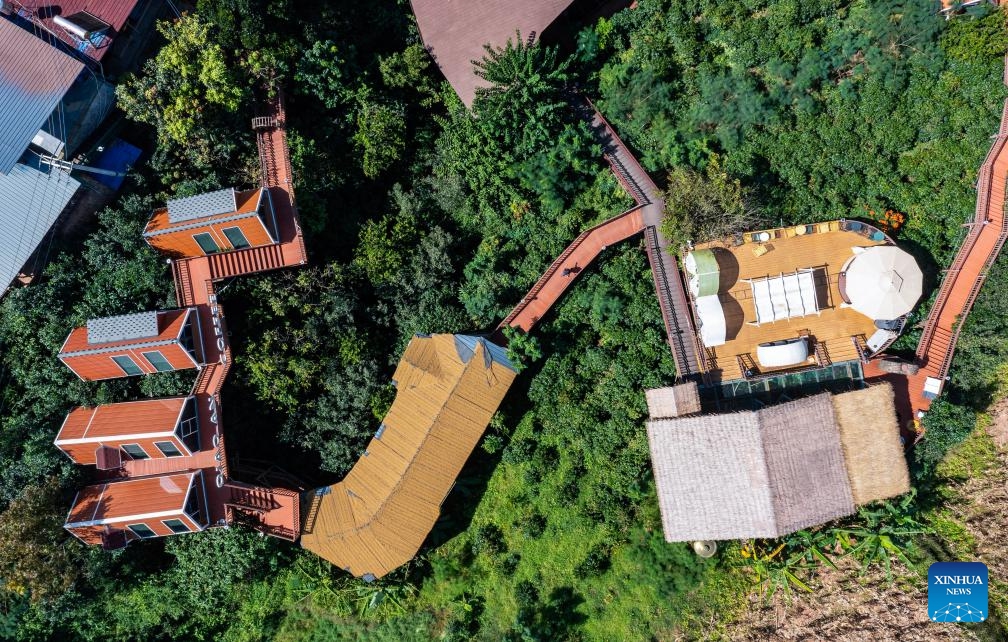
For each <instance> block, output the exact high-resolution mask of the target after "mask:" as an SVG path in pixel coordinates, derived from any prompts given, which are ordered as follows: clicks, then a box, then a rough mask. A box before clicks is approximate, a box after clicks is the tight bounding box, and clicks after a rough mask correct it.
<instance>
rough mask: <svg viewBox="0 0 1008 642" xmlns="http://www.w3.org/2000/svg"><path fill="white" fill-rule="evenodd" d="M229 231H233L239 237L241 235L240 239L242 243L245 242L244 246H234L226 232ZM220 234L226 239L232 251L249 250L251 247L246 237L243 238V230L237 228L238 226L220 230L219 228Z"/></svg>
mask: <svg viewBox="0 0 1008 642" xmlns="http://www.w3.org/2000/svg"><path fill="white" fill-rule="evenodd" d="M229 230H234V231H236V232H238V234H240V235H241V237H242V240H243V241H245V245H243V246H241V247H238V246H237V245H235V244H234V241H232V240H231V237H230V236H228V231H229ZM221 234H223V235H224V238H226V239H227V241H228V243H230V244H231V249H234V250H244V249H246V248H250V247H252V244H251V243H249V240H248V237H247V236H245V230H243V229H242V228H241V227H240V226H238V225H232V226H231V227H222V228H221Z"/></svg>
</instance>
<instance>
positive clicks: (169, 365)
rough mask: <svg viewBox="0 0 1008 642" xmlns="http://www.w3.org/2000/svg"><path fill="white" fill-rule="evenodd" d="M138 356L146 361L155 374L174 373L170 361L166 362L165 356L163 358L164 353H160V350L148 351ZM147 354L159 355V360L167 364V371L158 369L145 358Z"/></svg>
mask: <svg viewBox="0 0 1008 642" xmlns="http://www.w3.org/2000/svg"><path fill="white" fill-rule="evenodd" d="M140 354H141V355H142V356H143V358H144V359H146V360H147V363H149V364H150V367H151V368H154V370H155V371H156V372H174V371H175V366H173V365H172V363H171V361H168V358H167V357H166V356H164V353H163V352H161V351H160V350H148V351H147V352H141V353H140ZM149 354H157V355H160V356H161V358H162V359H164V362H165V363H167V364H168V369H167V370H162V369H161V368H158V367H157V365H155V363H154V362H153V361H151V359H150V357H148V356H147V355H149Z"/></svg>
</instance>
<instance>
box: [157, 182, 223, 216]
mask: <svg viewBox="0 0 1008 642" xmlns="http://www.w3.org/2000/svg"><path fill="white" fill-rule="evenodd" d="M237 209H238V200H237V197H236V196H235V190H234V188H233V187H228V188H227V189H219V190H217V191H216V192H207V193H206V194H197V195H196V196H187V197H185V198H176V199H173V200H170V201H168V222H169V223H183V222H185V221H191V220H193V219H195V218H203V217H204V216H216V215H217V214H228V213H230V212H234V211H236V210H237Z"/></svg>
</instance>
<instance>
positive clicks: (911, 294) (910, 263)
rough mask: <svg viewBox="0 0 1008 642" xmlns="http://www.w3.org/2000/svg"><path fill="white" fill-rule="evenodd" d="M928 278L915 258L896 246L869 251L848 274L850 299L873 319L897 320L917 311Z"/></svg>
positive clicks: (859, 255)
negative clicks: (911, 311)
mask: <svg viewBox="0 0 1008 642" xmlns="http://www.w3.org/2000/svg"><path fill="white" fill-rule="evenodd" d="M923 281H924V275H923V274H922V273H921V270H920V268H919V267H917V261H915V260H914V258H913V257H912V256H910V255H909V254H907V253H906V252H904V251H903V250H901V249H899V248H898V247H895V246H892V245H879V246H875V247H869V248H865V249H863V250H862V251H860V252H858V253H856V255H855V256H854V257H853V258H852V259H851V260H850V262H849V264H848V266H847V270H846V286H845V287H844V291H845V294H846V295H847V299H848V300H849V301H850V305H851V307H852V308H854V309H855V310H857V311H858V312H860V313H861V314H863V315H865V316H868V317H871V318H872V319H896V318H898V317H901V316H903V315H904V314H906V313H907V312H909V311H910V310H912V309H913V307H914V304H915V303H917V299H919V298H920V295H921V286H922V284H923Z"/></svg>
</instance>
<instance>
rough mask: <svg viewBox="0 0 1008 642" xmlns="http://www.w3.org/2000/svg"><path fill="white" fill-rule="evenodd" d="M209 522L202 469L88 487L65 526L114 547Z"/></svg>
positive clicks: (83, 537) (91, 541)
mask: <svg viewBox="0 0 1008 642" xmlns="http://www.w3.org/2000/svg"><path fill="white" fill-rule="evenodd" d="M208 525H209V520H208V518H207V497H206V488H205V486H204V482H203V471H201V470H195V471H187V472H179V473H167V474H163V475H153V476H150V477H139V478H135V479H125V480H122V481H110V482H108V483H105V484H93V485H91V486H85V487H84V488H82V489H81V490H80V491H78V493H77V497H76V498H75V499H74V503H73V508H71V509H70V513H69V515H67V520H66V524H64V526H63V527H64V528H66V529H67V530H68V531H70V533H72V534H73V535H74V536H75V537H77V538H78V539H79V540H81V541H82V542H84V543H85V544H101V545H103V546H104V547H105V548H108V549H112V548H122V547H123V546H126V545H127V544H129V543H130V542H131V541H134V540H138V539H151V538H154V537H164V536H166V535H175V534H178V533H191V532H196V531H202V530H204V529H205V528H206V527H207V526H208Z"/></svg>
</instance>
